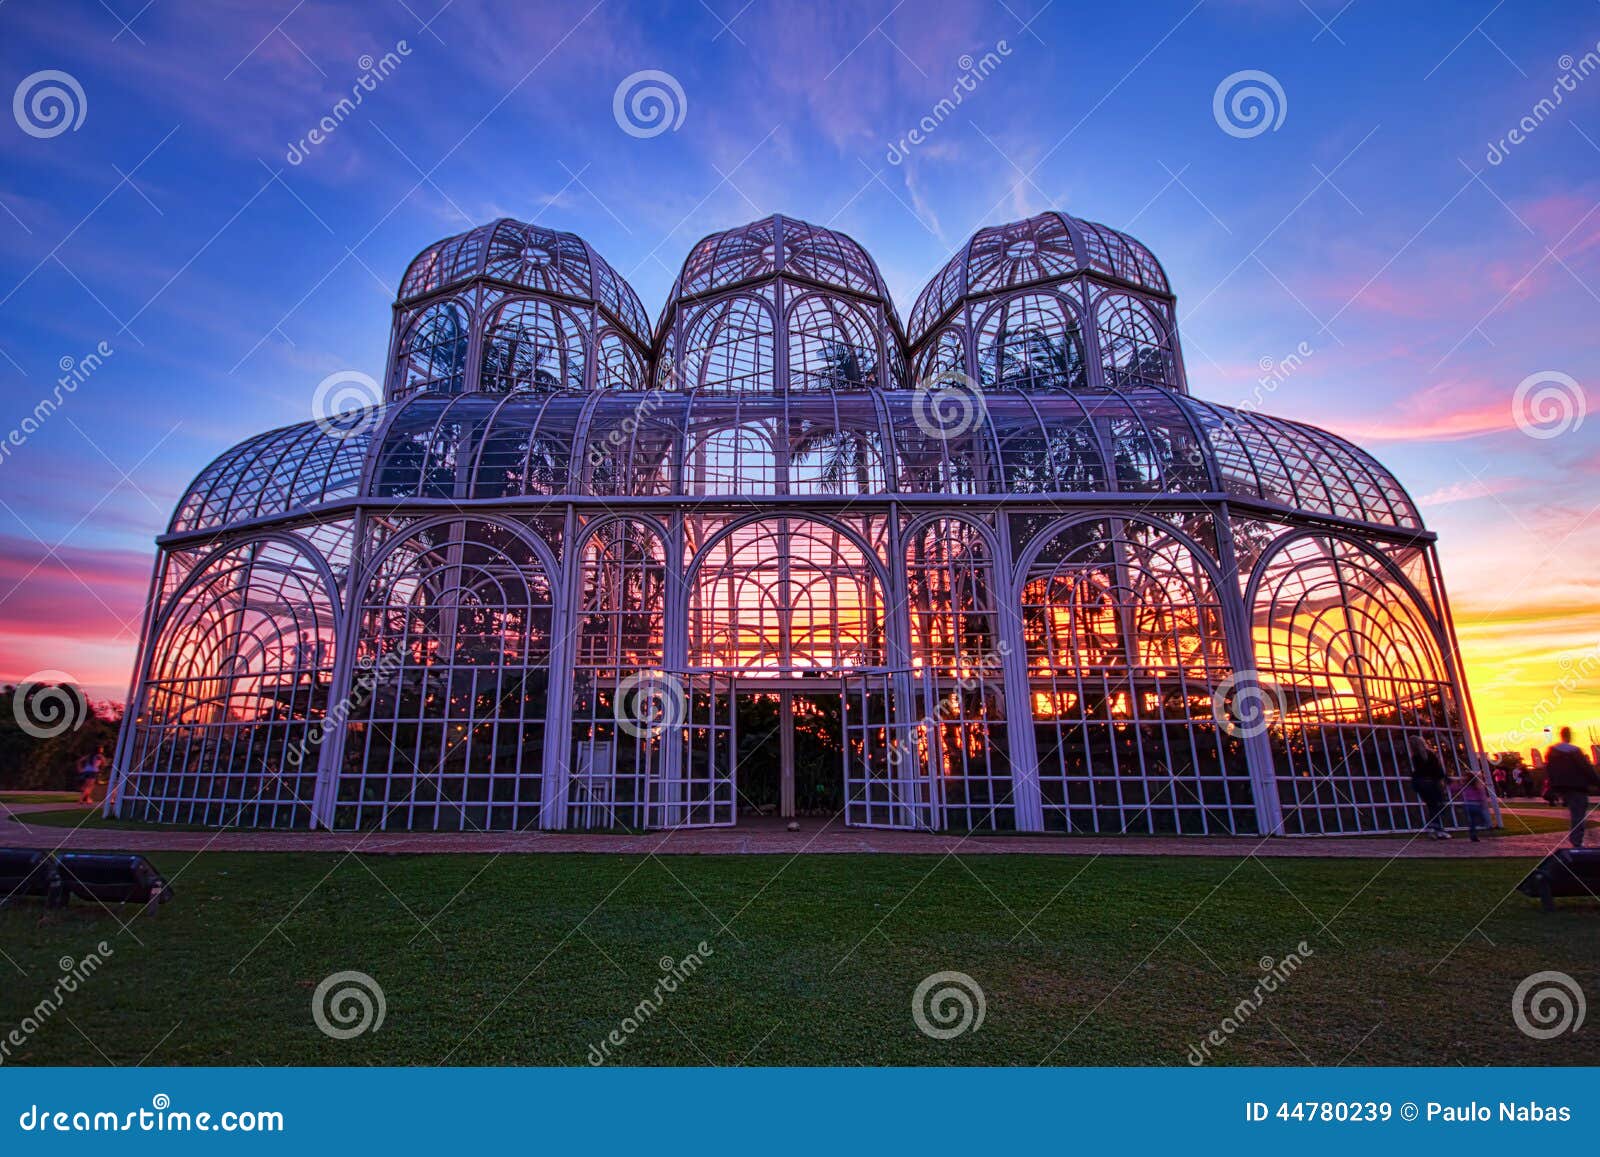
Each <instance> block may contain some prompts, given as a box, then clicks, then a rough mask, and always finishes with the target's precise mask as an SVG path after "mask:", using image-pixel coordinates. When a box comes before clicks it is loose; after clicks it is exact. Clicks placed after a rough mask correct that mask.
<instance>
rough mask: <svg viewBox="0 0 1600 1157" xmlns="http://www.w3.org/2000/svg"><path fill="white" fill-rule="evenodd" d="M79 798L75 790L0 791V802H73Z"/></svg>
mask: <svg viewBox="0 0 1600 1157" xmlns="http://www.w3.org/2000/svg"><path fill="white" fill-rule="evenodd" d="M77 798H78V793H77V792H75V791H0V804H7V803H71V802H72V801H73V800H75V799H77Z"/></svg>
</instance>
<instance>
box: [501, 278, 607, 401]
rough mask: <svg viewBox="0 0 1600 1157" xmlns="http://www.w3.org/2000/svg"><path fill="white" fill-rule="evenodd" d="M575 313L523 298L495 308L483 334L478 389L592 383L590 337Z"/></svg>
mask: <svg viewBox="0 0 1600 1157" xmlns="http://www.w3.org/2000/svg"><path fill="white" fill-rule="evenodd" d="M584 329H585V327H584V326H583V324H582V323H581V322H579V320H578V319H577V317H576V316H574V315H573V313H572V311H571V310H569V309H563V308H561V307H560V306H556V305H552V304H551V303H550V302H547V301H541V300H539V299H537V298H529V297H519V298H513V299H512V300H510V301H507V302H505V303H504V304H503V305H501V306H500V307H499V308H498V309H496V310H495V312H494V314H493V316H492V317H491V318H490V319H489V322H488V324H487V325H486V326H485V327H484V332H483V361H482V364H481V366H480V367H479V373H478V389H480V390H482V391H484V392H485V393H491V394H506V393H510V392H511V391H512V390H533V389H539V390H581V389H583V388H585V386H587V385H588V376H587V370H588V361H589V349H588V338H587V335H586V334H585V332H584Z"/></svg>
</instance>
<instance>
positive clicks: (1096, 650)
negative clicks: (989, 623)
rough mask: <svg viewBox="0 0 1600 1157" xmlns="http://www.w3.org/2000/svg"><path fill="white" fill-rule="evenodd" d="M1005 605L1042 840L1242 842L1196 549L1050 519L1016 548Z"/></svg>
mask: <svg viewBox="0 0 1600 1157" xmlns="http://www.w3.org/2000/svg"><path fill="white" fill-rule="evenodd" d="M1017 597H1018V599H1019V601H1020V604H1021V609H1022V632H1023V643H1024V647H1025V650H1026V653H1027V654H1026V658H1027V674H1028V685H1029V693H1030V699H1031V705H1032V708H1033V718H1034V741H1035V746H1036V748H1037V752H1038V762H1039V783H1040V790H1041V794H1042V796H1043V806H1044V821H1045V827H1046V829H1047V830H1058V831H1085V830H1087V831H1096V832H1131V831H1140V832H1184V833H1196V834H1198V833H1212V832H1230V833H1237V832H1247V831H1253V830H1255V827H1256V816H1255V808H1254V801H1253V795H1252V792H1251V787H1250V777H1249V770H1248V761H1247V757H1246V754H1245V750H1244V744H1243V742H1242V739H1241V738H1240V737H1239V736H1238V735H1235V734H1232V733H1230V731H1229V730H1228V729H1226V728H1224V727H1223V726H1221V725H1220V724H1219V718H1220V713H1219V711H1218V707H1217V705H1216V703H1215V702H1214V696H1215V694H1216V693H1217V691H1218V689H1219V688H1222V687H1223V686H1224V685H1225V684H1227V683H1228V681H1229V679H1230V677H1231V676H1232V674H1233V669H1232V664H1231V663H1230V661H1229V657H1228V650H1227V637H1226V628H1225V619H1224V608H1223V604H1222V599H1223V598H1224V597H1225V596H1224V594H1223V588H1222V586H1221V584H1220V583H1219V582H1218V575H1217V571H1216V567H1215V563H1214V561H1213V559H1212V558H1211V557H1210V553H1209V552H1208V551H1207V550H1205V549H1204V548H1203V547H1201V546H1200V545H1199V544H1198V543H1196V542H1195V540H1194V539H1193V538H1192V537H1190V536H1188V535H1186V534H1183V533H1182V532H1180V531H1178V530H1177V529H1175V528H1174V527H1172V526H1170V525H1168V524H1166V523H1163V522H1160V521H1157V520H1155V519H1145V518H1123V517H1116V516H1112V515H1087V516H1083V517H1080V518H1075V519H1070V520H1064V521H1063V522H1061V523H1058V524H1056V525H1055V526H1053V527H1050V528H1047V529H1046V530H1045V531H1044V532H1042V533H1041V534H1040V535H1039V536H1038V537H1037V538H1036V539H1035V540H1034V541H1033V542H1032V543H1030V545H1029V547H1028V549H1027V551H1026V552H1025V554H1024V556H1023V558H1022V560H1021V562H1020V564H1019V567H1018V596H1017Z"/></svg>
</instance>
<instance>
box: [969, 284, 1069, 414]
mask: <svg viewBox="0 0 1600 1157" xmlns="http://www.w3.org/2000/svg"><path fill="white" fill-rule="evenodd" d="M977 344H978V374H979V378H980V380H981V381H982V383H983V385H984V386H985V387H986V388H988V389H1019V390H1057V389H1059V390H1081V389H1083V388H1084V387H1085V386H1086V385H1088V373H1087V370H1086V369H1085V366H1084V360H1083V337H1082V335H1081V334H1080V333H1079V332H1078V319H1077V317H1076V315H1075V314H1073V312H1072V311H1071V310H1070V309H1068V308H1067V306H1066V304H1065V303H1064V302H1063V301H1062V300H1061V298H1059V297H1057V296H1056V295H1055V294H1053V293H1018V294H1013V295H1012V296H1010V297H1007V298H1005V299H1003V300H1002V301H1000V302H998V303H996V304H995V305H993V306H991V307H990V309H989V311H988V313H986V314H984V317H983V321H982V323H981V324H980V325H979V327H978V342H977Z"/></svg>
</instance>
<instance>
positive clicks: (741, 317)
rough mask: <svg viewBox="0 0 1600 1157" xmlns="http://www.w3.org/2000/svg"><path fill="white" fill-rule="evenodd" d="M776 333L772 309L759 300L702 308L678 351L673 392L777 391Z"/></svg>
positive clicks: (731, 301) (726, 301)
mask: <svg viewBox="0 0 1600 1157" xmlns="http://www.w3.org/2000/svg"><path fill="white" fill-rule="evenodd" d="M773 330H774V326H773V321H772V309H771V307H770V306H769V305H768V304H767V303H766V302H764V301H762V300H761V299H760V298H757V297H751V296H748V295H745V294H740V295H738V296H735V297H727V298H723V299H722V300H720V301H716V302H712V303H711V304H710V305H707V306H705V307H703V308H701V309H699V310H698V311H696V312H695V314H694V316H693V319H692V320H691V321H690V322H689V323H688V325H687V326H686V329H685V333H684V340H683V349H682V350H680V351H678V360H677V366H676V368H677V373H676V375H675V377H676V379H677V380H676V382H675V383H673V385H674V388H679V389H702V390H711V391H715V392H718V393H739V392H742V391H756V392H763V391H770V390H772V388H773V385H774V377H773V374H774V362H773V348H774V347H773V341H774V338H773Z"/></svg>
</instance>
